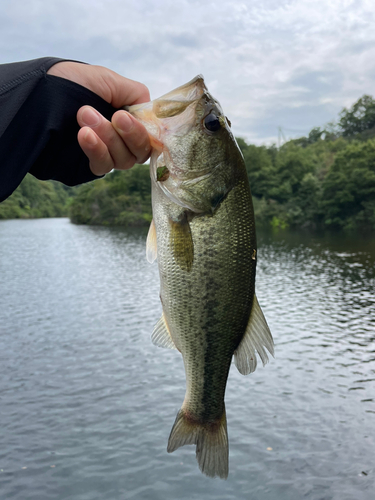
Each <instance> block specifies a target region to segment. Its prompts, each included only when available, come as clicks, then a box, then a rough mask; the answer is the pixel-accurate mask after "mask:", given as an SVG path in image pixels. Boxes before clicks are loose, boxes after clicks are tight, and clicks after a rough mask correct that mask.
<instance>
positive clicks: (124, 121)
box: [116, 113, 134, 133]
mask: <svg viewBox="0 0 375 500" xmlns="http://www.w3.org/2000/svg"><path fill="white" fill-rule="evenodd" d="M116 118H117V119H116V128H118V129H119V130H120V131H121V132H124V133H125V132H126V133H128V132H130V131H131V129H132V128H133V126H134V125H133V120H132V119H131V118H130V116H129V115H128V114H127V113H119V115H118V116H117V117H116Z"/></svg>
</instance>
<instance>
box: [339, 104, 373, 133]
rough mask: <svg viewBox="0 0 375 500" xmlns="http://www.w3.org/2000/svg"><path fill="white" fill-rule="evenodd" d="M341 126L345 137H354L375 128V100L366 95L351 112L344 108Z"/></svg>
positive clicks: (341, 115)
mask: <svg viewBox="0 0 375 500" xmlns="http://www.w3.org/2000/svg"><path fill="white" fill-rule="evenodd" d="M339 126H340V128H341V130H342V135H343V136H344V137H353V136H355V135H357V134H361V133H363V132H366V131H369V130H371V129H373V128H375V99H373V98H372V97H371V96H370V95H364V96H362V97H361V98H360V99H358V101H357V102H355V103H354V104H353V106H352V107H351V108H350V109H349V110H348V109H346V108H344V109H343V110H342V111H341V113H340V121H339Z"/></svg>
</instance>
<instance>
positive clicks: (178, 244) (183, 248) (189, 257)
mask: <svg viewBox="0 0 375 500" xmlns="http://www.w3.org/2000/svg"><path fill="white" fill-rule="evenodd" d="M169 222H170V224H171V249H172V253H173V257H174V258H175V260H176V262H177V264H178V265H179V266H180V267H181V269H182V270H184V271H188V272H189V271H190V270H191V266H192V265H193V259H194V245H193V238H192V235H191V229H190V224H189V222H188V221H187V218H186V217H184V219H183V220H181V221H179V222H174V221H173V220H170V221H169Z"/></svg>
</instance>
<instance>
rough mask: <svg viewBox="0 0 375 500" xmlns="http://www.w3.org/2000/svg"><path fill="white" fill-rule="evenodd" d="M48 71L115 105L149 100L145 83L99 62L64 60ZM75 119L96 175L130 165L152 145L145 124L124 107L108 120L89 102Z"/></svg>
mask: <svg viewBox="0 0 375 500" xmlns="http://www.w3.org/2000/svg"><path fill="white" fill-rule="evenodd" d="M47 73H48V74H50V75H54V76H59V77H61V78H65V79H67V80H71V81H73V82H75V83H78V84H79V85H82V86H83V87H86V88H88V89H89V90H91V91H92V92H95V93H96V94H98V95H99V96H100V97H102V99H104V100H105V101H107V102H109V103H110V104H111V105H112V106H113V107H115V108H120V107H122V106H125V105H132V104H140V103H142V102H147V101H149V100H150V94H149V91H148V89H147V87H146V86H145V85H143V84H142V83H139V82H136V81H134V80H129V79H128V78H124V77H122V76H120V75H118V74H117V73H115V72H114V71H111V70H110V69H107V68H104V67H102V66H91V65H88V64H81V63H75V62H70V61H63V62H59V63H57V64H55V65H54V66H52V67H51V68H50V69H49V70H48V71H47ZM77 121H78V124H79V125H80V126H81V129H80V130H79V132H78V142H79V144H80V146H81V148H82V150H83V152H84V153H85V154H86V156H87V157H88V159H89V161H90V169H91V171H92V172H93V173H94V174H95V175H104V174H106V173H108V172H110V171H111V170H112V169H113V168H115V169H119V170H123V169H128V168H131V167H132V166H133V165H134V163H143V162H144V161H146V160H147V158H148V157H149V156H150V152H151V146H150V141H149V136H148V134H147V131H146V129H145V127H144V126H143V125H142V124H141V123H139V122H138V121H137V120H136V119H135V118H133V116H131V115H130V114H129V113H127V112H126V111H122V110H121V111H117V112H116V113H115V114H114V115H113V117H112V123H111V122H110V121H108V120H107V119H106V118H104V116H102V115H101V114H100V113H99V112H98V111H96V110H95V109H94V108H92V107H91V106H82V107H81V108H80V109H79V110H78V113H77Z"/></svg>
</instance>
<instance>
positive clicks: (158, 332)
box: [151, 313, 177, 349]
mask: <svg viewBox="0 0 375 500" xmlns="http://www.w3.org/2000/svg"><path fill="white" fill-rule="evenodd" d="M151 340H152V343H153V344H154V345H156V346H158V347H164V348H166V349H177V347H176V346H175V345H174V342H173V340H172V337H171V334H170V333H169V329H168V326H167V323H166V322H165V318H164V313H163V314H162V315H161V318H160V319H159V321H158V322H157V323H156V325H155V328H154V331H153V332H152V335H151Z"/></svg>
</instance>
